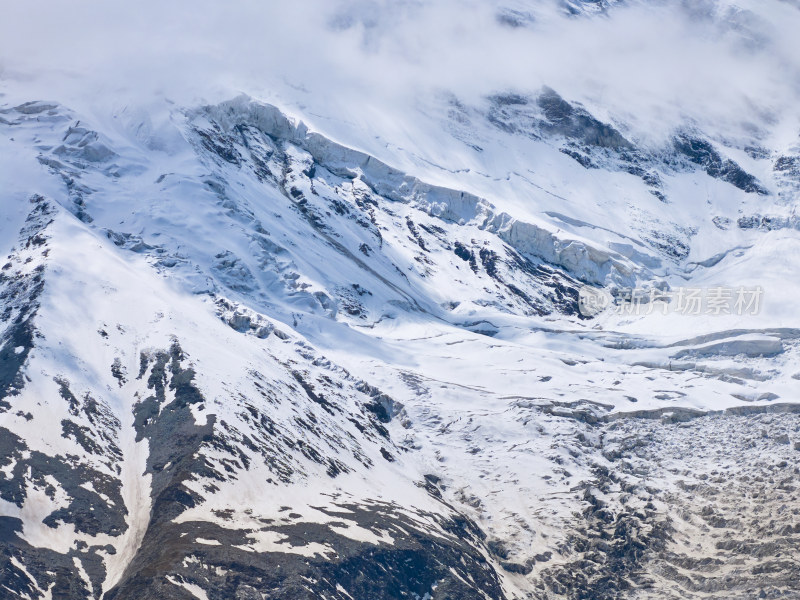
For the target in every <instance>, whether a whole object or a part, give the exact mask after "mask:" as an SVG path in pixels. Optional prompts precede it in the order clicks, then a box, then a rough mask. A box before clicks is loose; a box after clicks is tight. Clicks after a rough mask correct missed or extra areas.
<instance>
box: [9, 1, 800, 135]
mask: <svg viewBox="0 0 800 600" xmlns="http://www.w3.org/2000/svg"><path fill="white" fill-rule="evenodd" d="M628 4H629V5H631V6H628V7H615V8H613V9H612V10H610V11H609V12H608V13H607V15H605V16H603V15H600V16H595V17H593V18H574V17H573V18H569V17H567V16H565V15H564V11H562V10H560V9H559V7H558V5H557V2H556V0H528V1H525V0H506V1H501V0H293V1H292V2H282V1H281V2H278V1H272V0H261V1H259V0H227V1H225V2H220V1H210V0H192V1H191V2H189V1H184V0H176V1H171V2H163V1H161V0H159V1H155V0H137V2H117V1H113V0H104V1H100V0H71V1H70V2H64V1H62V0H39V1H38V2H14V3H7V5H6V7H5V8H4V10H3V18H2V19H0V69H2V71H1V72H2V75H0V76H2V77H3V78H5V79H6V80H15V81H19V80H20V79H21V78H25V79H27V82H28V83H27V84H26V85H29V86H30V89H31V93H32V94H42V95H48V96H49V98H50V99H60V96H61V95H64V96H68V95H70V94H72V95H75V94H84V95H86V96H87V97H102V96H103V95H104V94H108V93H111V91H112V90H113V91H114V93H119V94H129V95H130V96H131V97H132V98H147V97H148V96H151V95H159V94H161V95H167V96H169V97H170V98H173V99H175V100H177V101H179V102H192V101H196V100H197V99H200V98H202V99H209V100H216V99H221V97H225V96H231V95H233V94H235V93H237V92H239V91H245V92H250V93H255V94H260V95H262V96H263V95H264V94H267V95H269V94H270V93H271V92H274V93H276V94H279V95H280V94H282V95H283V96H285V97H291V96H292V95H294V99H295V100H296V101H298V102H300V101H303V102H306V103H308V104H309V106H311V107H315V108H318V109H320V110H321V109H322V106H323V101H324V105H325V106H326V107H327V110H331V111H335V110H336V107H337V106H339V107H344V106H350V107H352V106H359V105H363V106H364V107H366V108H369V107H373V108H374V107H375V106H385V107H386V110H393V109H394V108H396V107H403V106H410V105H411V104H413V102H414V101H415V99H416V98H419V97H420V96H421V95H425V94H429V93H438V92H441V91H447V92H449V93H453V94H455V95H456V96H457V97H459V98H461V99H463V100H464V101H466V102H477V101H479V100H480V98H482V97H485V96H486V95H488V94H491V93H494V92H497V91H507V90H511V91H521V92H529V91H534V90H536V89H538V88H539V87H540V86H542V85H545V84H546V85H549V86H551V87H553V88H555V89H556V90H558V91H559V92H561V93H562V95H564V96H566V97H568V98H570V99H572V100H582V101H584V102H586V103H588V104H589V105H590V106H596V107H600V108H602V109H603V110H607V111H608V113H609V115H610V116H612V117H616V118H618V119H623V120H624V121H625V122H627V123H628V124H629V126H631V127H633V128H634V129H637V130H638V131H639V132H640V133H642V134H643V135H645V134H647V133H648V132H652V131H653V130H655V129H664V130H666V129H668V128H670V127H673V126H678V125H679V124H682V123H686V122H692V121H696V122H699V123H703V122H713V123H714V125H715V126H716V127H717V129H718V130H725V128H728V129H730V131H731V132H732V133H733V134H736V133H737V131H738V130H741V131H749V130H750V129H752V128H753V127H756V128H759V127H760V128H764V129H765V130H769V129H770V127H772V128H774V127H775V124H776V123H779V122H781V120H782V119H792V118H795V113H796V112H797V106H798V99H800V36H798V35H797V32H798V31H800V8H799V7H798V4H797V2H794V0H791V1H790V0H741V1H734V0H719V1H718V2H715V1H711V0H686V1H685V2H684V1H682V0H674V1H670V0H652V1H650V2H640V3H637V2H635V0H630V1H629V2H628ZM499 14H506V15H513V16H514V18H518V19H519V20H520V21H522V22H524V23H525V25H526V26H524V27H517V28H514V27H510V26H508V25H507V22H508V19H499V18H498V15H499ZM293 90H294V91H293ZM303 99H304V100H303ZM600 108H598V110H600ZM720 124H723V125H722V127H720Z"/></svg>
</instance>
